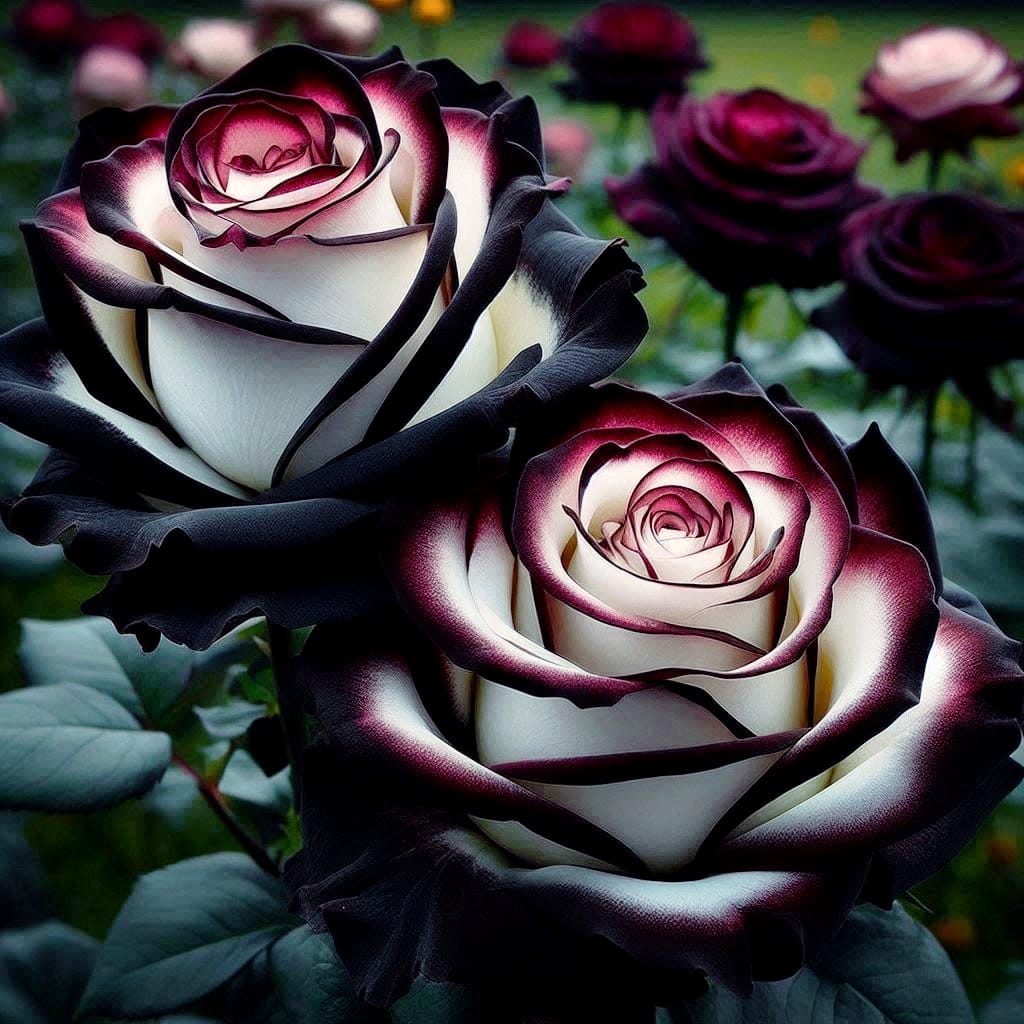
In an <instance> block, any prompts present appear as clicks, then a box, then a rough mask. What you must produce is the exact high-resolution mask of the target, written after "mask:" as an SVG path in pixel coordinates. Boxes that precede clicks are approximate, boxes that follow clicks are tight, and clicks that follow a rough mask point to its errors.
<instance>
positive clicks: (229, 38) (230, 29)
mask: <svg viewBox="0 0 1024 1024" xmlns="http://www.w3.org/2000/svg"><path fill="white" fill-rule="evenodd" d="M257 53H258V50H257V47H256V28H255V26H254V25H252V24H250V23H249V22H246V21H236V20H234V19H233V18H195V19H193V20H192V21H190V22H188V23H187V24H186V25H185V28H184V29H183V30H182V33H181V36H180V37H179V39H178V42H177V45H176V46H175V47H174V49H173V51H172V58H173V60H174V63H175V64H177V66H178V67H180V68H182V69H183V70H185V71H191V72H193V73H195V74H197V75H200V76H202V77H203V78H208V79H210V80H211V81H217V80H218V79H221V78H226V77H227V76H228V75H230V74H232V73H233V72H235V71H237V70H238V69H239V68H240V67H243V66H244V65H245V64H248V63H249V61H251V60H252V59H253V57H255V56H256V54H257Z"/></svg>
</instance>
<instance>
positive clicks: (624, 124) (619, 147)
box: [612, 107, 633, 174]
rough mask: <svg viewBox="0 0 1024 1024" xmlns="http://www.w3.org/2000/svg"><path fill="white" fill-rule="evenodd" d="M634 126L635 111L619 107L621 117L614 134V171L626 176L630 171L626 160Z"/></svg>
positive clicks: (616, 123) (617, 121)
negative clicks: (627, 146) (627, 147)
mask: <svg viewBox="0 0 1024 1024" xmlns="http://www.w3.org/2000/svg"><path fill="white" fill-rule="evenodd" d="M632 126H633V111H632V110H630V109H629V108H628V107H619V116H618V119H617V120H616V122H615V131H614V132H613V133H612V171H613V172H614V173H615V174H625V173H626V172H627V171H628V170H629V160H628V159H627V158H626V144H627V143H628V142H629V134H630V129H631V128H632Z"/></svg>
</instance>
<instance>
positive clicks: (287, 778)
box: [218, 750, 292, 814]
mask: <svg viewBox="0 0 1024 1024" xmlns="http://www.w3.org/2000/svg"><path fill="white" fill-rule="evenodd" d="M218 788H219V789H220V791H221V792H222V793H223V794H224V795H225V796H227V797H230V798H231V799H232V800H241V801H242V803H246V804H252V805H253V806H254V807H264V808H268V809H270V810H273V811H277V812H279V813H282V814H283V813H284V812H285V811H287V809H288V808H289V807H290V806H291V802H292V786H291V769H290V768H282V769H281V771H279V772H278V773H277V774H276V775H271V776H270V777H269V778H267V776H266V775H265V774H264V772H263V769H262V768H261V767H260V766H259V765H258V764H257V763H256V762H255V761H254V760H253V759H252V757H251V756H250V754H249V753H248V751H245V750H236V751H235V752H234V753H233V754H232V755H231V760H230V761H228V764H227V767H226V768H225V769H224V774H223V775H222V776H221V780H220V784H219V787H218Z"/></svg>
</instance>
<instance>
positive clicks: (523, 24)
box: [501, 21, 562, 68]
mask: <svg viewBox="0 0 1024 1024" xmlns="http://www.w3.org/2000/svg"><path fill="white" fill-rule="evenodd" d="M561 55H562V37H561V36H560V35H559V34H558V33H557V32H555V31H553V30H552V29H550V28H548V27H547V26H546V25H540V24H538V23H537V22H535V21H517V22H516V23H515V24H514V25H513V26H512V27H511V28H510V29H509V30H508V31H507V32H506V33H505V38H504V39H503V40H502V43H501V57H502V60H503V61H504V63H505V64H508V65H509V66H510V67H515V68H549V67H551V65H552V64H554V63H555V62H556V61H557V60H558V59H559V57H561Z"/></svg>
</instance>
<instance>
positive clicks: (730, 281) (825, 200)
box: [607, 89, 880, 293]
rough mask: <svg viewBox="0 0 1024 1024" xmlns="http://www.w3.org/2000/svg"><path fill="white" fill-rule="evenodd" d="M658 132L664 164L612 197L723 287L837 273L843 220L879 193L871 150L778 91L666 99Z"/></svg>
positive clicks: (622, 184) (642, 172)
mask: <svg viewBox="0 0 1024 1024" xmlns="http://www.w3.org/2000/svg"><path fill="white" fill-rule="evenodd" d="M651 132H652V135H653V138H654V147H655V154H656V156H655V159H654V161H653V162H651V163H647V164H645V165H644V166H643V167H641V168H640V169H639V170H637V171H635V172H634V173H633V174H631V175H629V176H628V177H626V178H611V179H609V181H608V182H607V188H608V193H609V196H610V197H611V201H612V204H613V206H614V207H615V209H616V211H617V212H618V213H619V215H620V216H621V217H622V218H623V220H625V221H626V222H627V223H629V224H630V225H631V226H632V227H634V228H635V229H636V230H638V231H639V232H640V233H641V234H644V235H647V236H653V237H660V238H664V239H665V240H666V241H667V242H668V243H669V244H670V245H671V246H672V247H673V248H674V249H675V250H676V251H677V252H678V253H679V255H680V256H682V258H683V259H684V260H686V262H687V263H689V264H690V266H692V267H693V269H694V270H696V271H697V273H699V274H701V275H702V276H703V277H705V278H707V280H708V281H710V282H711V284H712V285H714V287H715V288H717V289H718V290H719V291H722V292H727V293H738V292H743V291H745V290H746V289H747V288H750V287H751V286H753V285H759V284H766V283H768V282H777V283H779V284H781V285H782V286H783V287H785V288H813V287H816V286H818V285H822V284H828V283H829V282H830V281H833V280H835V278H836V277H837V276H838V273H839V260H838V239H839V225H840V224H841V223H842V221H843V218H844V217H846V216H847V214H849V213H850V212H851V211H852V210H854V209H856V208H857V207H859V206H862V205H863V204H864V203H867V202H869V201H870V200H872V199H875V198H878V196H879V195H880V193H879V192H878V190H877V189H874V188H871V187H869V186H866V185H862V184H860V183H858V181H857V177H856V175H857V165H858V163H859V162H860V159H861V156H862V155H863V153H864V147H863V146H861V145H858V144H857V143H855V142H854V141H853V140H852V139H850V138H848V137H847V136H846V135H843V134H842V133H841V132H839V131H837V130H836V129H835V128H834V127H833V125H832V123H831V122H830V121H829V119H828V116H827V115H826V114H825V113H824V112H823V111H820V110H815V109H813V108H812V107H807V106H804V104H802V103H797V102H795V101H793V100H790V99H787V98H785V97H784V96H780V95H779V94H778V93H774V92H771V91H769V90H767V89H752V90H750V91H748V92H743V93H728V92H726V93H718V94H717V95H715V96H712V97H711V98H710V99H707V100H694V99H682V98H677V97H665V98H664V99H662V100H661V101H659V103H658V105H657V106H656V107H655V110H654V114H653V117H652V120H651Z"/></svg>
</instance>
